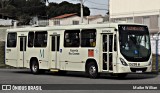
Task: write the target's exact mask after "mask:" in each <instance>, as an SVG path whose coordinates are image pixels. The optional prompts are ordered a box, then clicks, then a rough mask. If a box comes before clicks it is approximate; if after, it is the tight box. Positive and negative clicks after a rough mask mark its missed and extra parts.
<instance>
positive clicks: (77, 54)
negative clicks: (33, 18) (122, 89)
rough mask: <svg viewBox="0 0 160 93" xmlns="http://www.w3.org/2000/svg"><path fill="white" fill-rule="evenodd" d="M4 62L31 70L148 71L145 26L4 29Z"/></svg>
mask: <svg viewBox="0 0 160 93" xmlns="http://www.w3.org/2000/svg"><path fill="white" fill-rule="evenodd" d="M6 35H7V38H6V50H5V64H6V65H10V66H13V67H25V68H30V69H31V72H32V73H34V74H37V73H39V72H42V71H45V70H50V71H59V72H66V71H82V72H86V74H87V75H88V76H89V77H90V78H96V77H98V75H99V73H112V74H117V76H119V77H125V76H126V75H127V74H128V73H143V72H151V70H152V53H151V45H150V36H149V31H148V27H147V26H145V25H142V24H128V23H104V24H87V25H84V24H83V25H72V26H71V25H70V26H53V27H27V28H15V29H8V30H7V34H6Z"/></svg>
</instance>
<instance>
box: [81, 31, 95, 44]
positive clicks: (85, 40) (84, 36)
mask: <svg viewBox="0 0 160 93" xmlns="http://www.w3.org/2000/svg"><path fill="white" fill-rule="evenodd" d="M95 46H96V29H83V30H82V32H81V47H95Z"/></svg>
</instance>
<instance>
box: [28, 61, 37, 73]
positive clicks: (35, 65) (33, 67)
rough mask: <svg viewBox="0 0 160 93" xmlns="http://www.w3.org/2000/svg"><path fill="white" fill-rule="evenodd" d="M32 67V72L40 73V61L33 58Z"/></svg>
mask: <svg viewBox="0 0 160 93" xmlns="http://www.w3.org/2000/svg"><path fill="white" fill-rule="evenodd" d="M30 69H31V72H32V73H33V74H38V73H39V65H38V62H37V61H36V60H33V61H32V62H31V67H30Z"/></svg>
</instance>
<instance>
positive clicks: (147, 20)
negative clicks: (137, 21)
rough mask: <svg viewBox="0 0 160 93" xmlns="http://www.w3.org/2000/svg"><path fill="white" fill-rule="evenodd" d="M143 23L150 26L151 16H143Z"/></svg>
mask: <svg viewBox="0 0 160 93" xmlns="http://www.w3.org/2000/svg"><path fill="white" fill-rule="evenodd" d="M143 24H145V25H147V26H148V28H149V27H150V18H149V17H143Z"/></svg>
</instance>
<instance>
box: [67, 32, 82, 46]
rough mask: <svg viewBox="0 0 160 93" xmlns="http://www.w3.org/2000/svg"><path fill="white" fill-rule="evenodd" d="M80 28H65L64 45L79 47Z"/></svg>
mask: <svg viewBox="0 0 160 93" xmlns="http://www.w3.org/2000/svg"><path fill="white" fill-rule="evenodd" d="M79 33H80V30H66V31H65V33H64V47H79V45H80V39H79Z"/></svg>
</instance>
